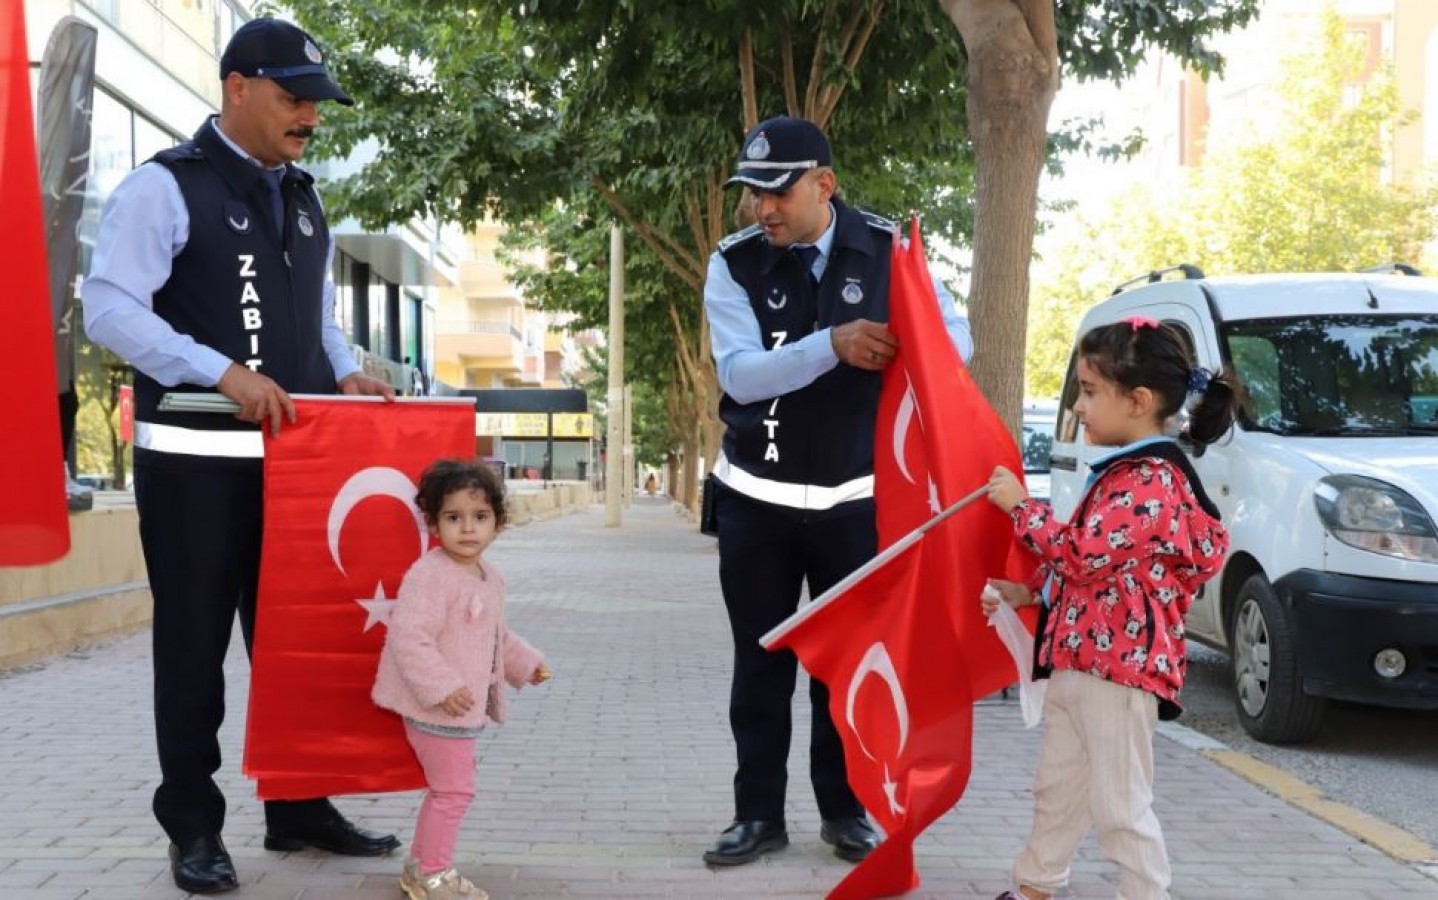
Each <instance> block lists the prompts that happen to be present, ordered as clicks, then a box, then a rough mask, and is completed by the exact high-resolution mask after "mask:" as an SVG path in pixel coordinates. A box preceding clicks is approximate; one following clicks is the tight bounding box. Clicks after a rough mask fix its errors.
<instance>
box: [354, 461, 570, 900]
mask: <svg viewBox="0 0 1438 900" xmlns="http://www.w3.org/2000/svg"><path fill="white" fill-rule="evenodd" d="M414 499H415V505H416V506H418V507H419V510H420V512H421V513H423V514H424V518H425V521H426V522H427V523H428V525H429V531H430V534H432V535H434V536H435V537H437V538H438V539H439V546H438V547H435V548H434V549H432V550H430V551H429V552H428V553H426V554H425V555H424V556H421V557H420V558H419V560H418V561H416V562H415V564H414V565H413V566H411V567H410V569H409V571H408V572H406V573H405V576H404V580H403V581H402V582H400V586H399V596H398V602H397V603H396V605H395V608H394V616H393V617H392V618H391V620H390V624H389V632H388V634H387V635H386V636H385V644H384V649H383V650H382V651H381V652H380V658H379V671H378V673H377V674H376V676H375V685H374V691H373V694H372V697H373V699H374V702H375V703H376V704H378V705H379V706H381V707H383V708H385V709H389V710H393V711H394V712H397V713H399V714H400V715H401V716H403V717H404V732H405V736H406V737H407V738H409V743H410V746H412V747H413V748H414V752H415V756H417V757H418V758H419V764H420V767H421V768H422V769H423V770H424V779H425V783H426V786H427V787H428V788H429V791H428V792H427V793H426V794H425V797H424V802H423V803H422V804H421V805H420V808H419V821H418V822H417V823H416V824H415V827H414V842H413V844H412V845H411V849H410V856H409V858H408V859H406V860H405V862H404V870H403V872H402V874H401V875H400V881H399V886H400V890H402V891H403V892H404V894H405V896H406V897H408V898H409V900H460V898H467V900H486V898H487V897H488V896H489V895H488V894H486V893H485V892H484V891H483V890H481V889H479V888H477V887H475V885H474V883H473V882H471V881H470V880H469V879H468V878H465V877H463V876H462V875H460V874H459V873H458V872H457V871H455V868H454V845H455V842H456V840H457V838H458V836H459V827H460V823H461V822H462V821H463V819H464V814H465V811H466V810H467V809H469V804H470V801H472V800H473V799H474V767H475V740H476V738H478V737H479V733H480V732H481V731H482V730H483V729H484V726H485V725H486V724H487V723H489V722H503V721H504V720H505V717H506V713H507V710H508V704H507V702H506V699H505V696H504V685H505V684H506V683H508V684H509V685H510V686H511V687H514V688H519V687H521V686H522V685H525V684H542V683H543V682H545V681H548V680H549V669H548V668H547V667H546V666H545V665H544V659H543V657H542V656H541V655H540V653H539V651H537V650H535V649H534V648H533V647H531V646H530V645H529V644H528V643H526V642H525V641H524V640H523V639H522V638H521V637H519V635H517V634H515V633H514V632H512V631H510V630H509V627H508V626H507V625H506V624H505V620H504V579H503V578H501V577H500V575H499V571H498V570H496V569H495V568H494V566H493V565H491V564H490V563H487V562H485V561H484V559H483V556H484V551H485V549H486V548H488V547H489V545H490V543H491V542H492V541H493V540H494V539H495V537H496V536H497V535H498V534H499V532H500V530H501V529H502V528H503V527H504V482H503V481H500V479H499V476H498V475H497V474H496V473H495V471H494V470H493V469H492V468H490V467H489V466H487V465H483V464H480V463H475V462H468V461H462V460H450V459H442V460H439V461H438V462H436V463H434V464H433V465H431V466H430V467H429V468H428V469H427V470H426V471H425V473H424V474H423V475H422V476H420V481H419V494H418V495H417V496H416V497H415V498H414Z"/></svg>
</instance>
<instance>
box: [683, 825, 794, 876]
mask: <svg viewBox="0 0 1438 900" xmlns="http://www.w3.org/2000/svg"><path fill="white" fill-rule="evenodd" d="M787 846H789V833H788V832H787V831H785V830H784V820H783V819H779V820H778V821H773V822H767V821H764V820H763V819H746V820H744V821H740V822H735V823H734V824H733V825H730V826H729V827H728V828H726V829H724V833H723V834H721V835H719V840H718V841H716V842H715V844H714V846H713V847H711V848H709V849H708V850H705V851H704V862H705V863H707V864H709V865H711V866H742V865H744V864H745V863H749V862H753V861H754V860H756V859H758V858H759V857H761V856H763V855H764V854H765V853H771V852H773V851H775V850H783V849H784V848H785V847H787Z"/></svg>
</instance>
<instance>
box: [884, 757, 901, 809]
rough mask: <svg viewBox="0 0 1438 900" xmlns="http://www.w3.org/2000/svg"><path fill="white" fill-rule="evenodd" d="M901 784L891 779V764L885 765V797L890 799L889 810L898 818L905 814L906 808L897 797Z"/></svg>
mask: <svg viewBox="0 0 1438 900" xmlns="http://www.w3.org/2000/svg"><path fill="white" fill-rule="evenodd" d="M898 790H899V783H898V782H896V781H895V780H894V779H892V778H890V777H889V764H888V763H885V764H884V796H885V797H888V798H889V809H890V811H892V812H893V814H894V815H896V816H902V815H903V814H904V808H903V807H902V806H900V805H899V798H898V796H897V794H898Z"/></svg>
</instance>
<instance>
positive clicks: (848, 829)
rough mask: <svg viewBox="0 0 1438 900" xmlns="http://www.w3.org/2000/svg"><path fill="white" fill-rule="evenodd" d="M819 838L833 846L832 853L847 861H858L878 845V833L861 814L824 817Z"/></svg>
mask: <svg viewBox="0 0 1438 900" xmlns="http://www.w3.org/2000/svg"><path fill="white" fill-rule="evenodd" d="M819 839H820V840H822V841H823V842H824V843H826V844H832V845H833V846H834V855H835V856H837V857H839V858H840V859H843V860H848V861H849V862H858V861H859V860H861V859H863V858H864V857H866V856H868V855H869V854H870V853H871V852H873V850H874V848H875V847H877V846H879V833H878V832H877V831H875V830H874V826H872V825H870V824H869V820H868V819H866V818H864V817H863V816H846V817H845V818H842V819H825V820H824V823H823V824H822V825H821V826H820V827H819Z"/></svg>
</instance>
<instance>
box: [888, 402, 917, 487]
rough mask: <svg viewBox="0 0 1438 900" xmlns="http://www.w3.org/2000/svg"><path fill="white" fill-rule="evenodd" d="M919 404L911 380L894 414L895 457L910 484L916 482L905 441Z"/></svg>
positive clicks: (902, 473) (901, 473) (900, 472)
mask: <svg viewBox="0 0 1438 900" xmlns="http://www.w3.org/2000/svg"><path fill="white" fill-rule="evenodd" d="M918 409H919V408H918V404H917V403H916V402H915V400H914V385H913V383H912V382H910V383H909V384H908V385H907V386H906V387H905V388H904V397H903V399H902V400H900V401H899V411H898V412H897V413H896V414H895V415H894V459H895V460H896V461H897V462H898V464H899V474H900V475H903V476H904V480H905V481H907V482H908V483H909V484H914V483H915V482H914V476H912V475H910V474H909V461H908V460H907V459H905V458H904V442H905V441H906V440H907V439H908V436H909V424H910V423H911V422H913V420H914V416H916V415H917V414H918ZM923 425H924V420H923V419H922V418H920V419H919V427H920V428H922V427H923Z"/></svg>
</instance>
